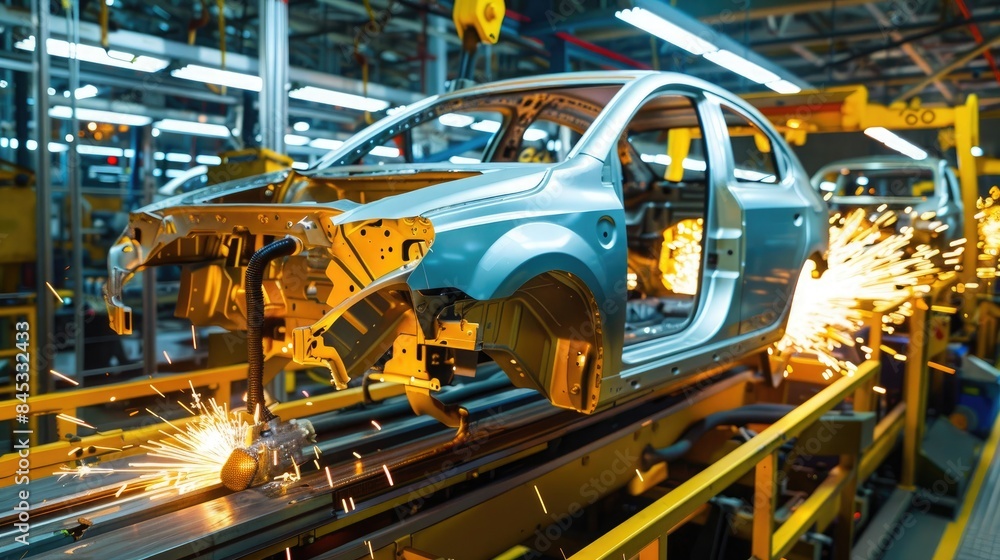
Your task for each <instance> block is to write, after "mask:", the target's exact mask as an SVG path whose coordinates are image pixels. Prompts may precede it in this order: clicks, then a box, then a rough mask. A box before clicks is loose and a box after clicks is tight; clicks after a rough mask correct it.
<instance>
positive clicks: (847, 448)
mask: <svg viewBox="0 0 1000 560" xmlns="http://www.w3.org/2000/svg"><path fill="white" fill-rule="evenodd" d="M955 281H956V279H955V278H949V279H947V280H943V281H939V282H937V283H936V284H934V285H933V286H932V287H931V290H930V291H929V292H928V293H925V294H919V295H917V296H914V297H911V298H909V299H908V300H900V301H898V302H891V303H888V304H885V305H883V306H881V307H880V308H876V309H870V310H868V311H867V316H868V325H869V327H870V329H869V330H870V332H869V338H868V340H867V342H866V345H867V346H868V347H870V348H871V349H872V352H871V353H870V358H868V359H867V360H866V361H864V362H863V363H862V364H861V365H859V366H858V369H857V371H856V372H855V373H854V374H853V375H851V376H842V377H838V378H836V379H833V380H827V379H826V378H825V377H824V376H823V371H824V370H825V369H826V368H825V366H823V365H822V364H820V363H819V362H818V361H815V360H809V359H804V358H800V357H795V358H793V360H792V364H793V367H792V368H791V369H792V371H793V373H792V374H791V375H789V377H790V378H792V379H794V380H796V381H802V382H806V383H812V384H816V385H821V386H824V387H823V389H822V390H820V391H819V392H818V393H817V394H816V395H814V396H813V397H812V398H810V399H809V400H808V401H806V402H805V403H803V404H802V405H800V406H798V407H796V408H795V409H794V410H792V411H791V412H789V413H788V414H787V415H785V416H784V417H783V418H781V419H780V420H778V421H777V422H775V423H774V424H772V425H771V426H769V427H768V428H766V429H765V430H763V431H762V432H760V433H759V434H758V435H757V436H755V437H754V438H752V439H751V440H749V441H747V442H746V443H744V444H743V445H741V446H740V447H738V448H737V449H735V450H734V451H732V452H730V453H729V454H728V455H726V456H725V457H724V458H722V459H721V460H718V461H716V462H714V463H712V464H711V465H709V466H708V467H706V468H705V469H704V470H703V471H701V472H700V473H698V474H697V475H695V476H693V477H691V478H690V479H688V480H687V481H685V482H683V483H682V484H680V485H679V486H677V487H676V488H674V489H673V490H671V491H670V492H668V493H667V494H666V495H664V496H662V497H661V498H659V499H658V500H656V501H655V502H654V503H653V504H651V505H649V506H648V507H646V508H645V509H644V510H642V511H640V512H639V513H638V514H636V515H635V516H633V517H632V518H631V519H630V520H628V521H626V522H624V523H622V524H621V525H619V526H618V527H616V528H615V529H613V530H612V531H610V532H608V533H606V534H605V535H603V536H602V537H600V538H598V539H597V540H595V541H594V542H592V543H591V544H590V545H588V546H587V547H585V548H584V549H582V550H580V551H579V552H577V553H576V554H575V555H573V557H572V558H573V559H575V560H583V559H586V560H603V559H608V560H620V559H622V558H625V559H629V560H655V559H659V558H666V555H667V539H668V536H669V535H670V533H672V532H673V531H674V530H676V529H677V528H678V527H680V526H682V525H683V524H684V523H686V522H687V521H689V520H690V519H691V518H692V516H694V515H695V514H696V513H697V512H698V511H700V510H701V509H702V508H703V507H704V506H705V505H706V504H707V503H708V502H709V500H710V499H712V498H713V497H715V496H717V495H719V494H720V493H722V492H723V491H725V490H726V488H728V487H729V486H731V485H732V484H735V483H736V482H738V481H739V480H740V479H742V478H743V477H744V476H747V475H749V473H750V472H751V471H753V473H754V474H753V480H754V504H753V511H754V514H753V527H752V532H751V552H752V557H753V558H755V559H758V560H777V559H779V558H782V557H784V556H785V555H787V554H788V553H789V551H791V550H792V547H793V546H795V544H796V543H797V542H799V540H800V539H801V537H802V536H803V535H804V534H805V533H806V532H807V531H809V530H823V529H825V528H826V527H828V526H830V525H831V522H832V521H833V520H838V523H837V524H836V527H837V529H836V530H837V533H836V534H835V543H836V545H835V550H836V551H835V557H837V558H850V554H851V545H852V542H853V530H854V520H853V515H854V508H855V504H854V500H855V494H856V489H857V485H858V483H860V482H862V481H864V480H866V479H867V478H868V477H869V476H871V474H872V473H873V472H874V471H875V469H877V468H878V466H879V465H880V464H881V463H882V462H883V461H884V460H885V458H886V457H887V456H888V455H889V453H890V452H891V451H892V449H893V448H894V447H895V445H896V443H897V442H898V441H899V436H900V434H902V435H903V460H902V465H903V466H902V476H901V481H900V482H901V484H900V486H901V487H903V488H913V487H914V485H915V479H916V468H917V463H918V459H919V457H920V452H921V450H920V443H921V442H922V440H923V434H924V426H925V420H926V418H925V416H926V408H927V393H928V370H927V368H928V366H927V361H928V359H930V358H932V357H934V355H935V354H936V353H940V352H942V351H943V348H944V346H945V345H946V344H947V340H945V341H943V342H942V341H940V340H937V339H935V338H934V337H933V336H931V333H930V330H929V325H930V314H931V313H932V311H939V309H940V306H934V305H932V304H934V303H935V302H938V301H940V300H941V299H942V298H943V297H946V295H947V294H948V293H950V290H949V289H950V287H951V286H952V284H954V283H955ZM905 301H909V303H910V307H911V309H912V315H911V316H910V317H909V318H908V320H907V323H908V329H907V330H908V333H909V339H910V342H909V345H908V347H907V349H906V353H905V354H902V353H901V355H900V356H899V357H898V358H897V359H899V360H900V361H904V362H905V374H904V385H903V399H902V401H901V402H899V403H898V404H897V405H895V406H894V407H893V408H892V409H890V410H888V411H886V412H885V413H884V414H883V415H882V417H881V419H880V420H879V421H878V423H877V424H875V425H874V427H873V428H872V427H871V426H868V427H867V428H862V429H860V430H855V431H854V432H853V433H852V434H849V435H848V437H840V436H842V435H843V434H838V438H839V440H838V441H835V442H834V443H833V444H832V447H833V449H834V450H835V453H834V454H839V455H840V463H839V465H838V466H837V467H836V468H834V469H832V470H831V471H830V473H829V474H828V475H827V477H826V479H825V480H823V481H822V482H820V483H819V485H818V486H817V487H816V488H815V490H814V491H813V492H812V494H811V495H810V496H809V497H808V498H806V500H805V501H804V502H803V503H801V504H799V505H798V506H797V507H796V508H795V510H794V511H793V512H792V513H791V514H790V515H789V516H788V517H787V518H786V519H785V520H784V522H782V523H778V522H776V521H775V510H776V506H777V498H778V497H779V496H778V494H779V492H777V491H776V489H777V488H778V487H779V485H778V472H779V468H778V454H777V450H778V449H779V448H781V447H782V446H783V445H784V444H786V443H787V442H788V441H789V440H791V439H792V438H796V437H799V436H801V435H804V434H815V433H817V432H816V430H817V429H822V428H821V427H820V425H819V424H818V423H817V422H818V421H819V420H820V418H821V417H823V415H824V414H827V413H828V412H830V411H831V410H833V409H834V408H835V407H836V406H837V405H838V404H840V403H841V402H843V401H844V400H845V399H847V398H851V399H852V401H853V410H854V411H855V414H859V415H864V414H869V415H870V414H871V411H874V410H875V408H876V404H877V403H876V398H877V395H878V393H877V392H876V391H874V389H875V388H876V387H877V386H878V383H879V370H880V368H879V363H880V362H879V360H880V359H881V351H880V348H883V345H882V334H881V333H882V317H883V315H884V314H885V313H888V312H890V311H893V310H895V309H896V308H898V307H899V306H900V305H902V304H903V303H904V302H905ZM827 450H829V445H828V446H827Z"/></svg>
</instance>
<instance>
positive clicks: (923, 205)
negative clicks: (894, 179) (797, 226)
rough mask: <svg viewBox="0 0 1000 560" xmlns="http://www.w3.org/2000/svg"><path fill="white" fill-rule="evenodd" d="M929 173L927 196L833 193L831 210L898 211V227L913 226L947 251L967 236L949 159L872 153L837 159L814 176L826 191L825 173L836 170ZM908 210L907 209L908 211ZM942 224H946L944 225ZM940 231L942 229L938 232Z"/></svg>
mask: <svg viewBox="0 0 1000 560" xmlns="http://www.w3.org/2000/svg"><path fill="white" fill-rule="evenodd" d="M844 171H847V173H864V172H890V173H902V174H906V173H927V174H930V175H931V177H932V179H931V181H932V182H933V185H934V192H933V193H931V194H929V195H928V196H924V197H914V196H832V197H831V198H830V200H829V201H828V205H829V207H830V211H831V212H839V213H841V214H846V213H848V212H850V211H851V210H854V209H856V208H863V209H865V210H866V211H867V212H869V214H870V215H874V214H877V213H878V208H879V207H881V206H882V205H885V209H886V210H892V211H895V212H896V214H897V216H898V220H897V221H896V223H895V225H896V229H897V230H899V228H902V227H904V226H911V227H913V238H914V240H915V241H916V242H918V243H926V244H929V245H931V246H932V247H933V248H936V249H940V250H941V251H942V252H948V251H949V250H951V249H950V244H951V243H952V242H953V241H956V240H958V239H960V238H962V237H963V235H964V228H965V225H964V222H963V220H964V217H963V216H964V212H963V207H962V195H961V192H960V190H959V189H960V187H959V182H958V179H957V177H956V176H955V173H954V171H952V169H951V167H950V166H949V165H948V162H947V161H946V160H944V159H939V158H926V159H923V160H915V159H912V158H909V157H906V156H870V157H862V158H853V159H845V160H840V161H836V162H833V163H830V164H827V165H825V166H823V168H821V169H820V170H819V171H817V172H816V173H815V174H814V175H813V178H812V184H813V187H814V188H816V189H817V190H818V191H819V192H820V193H821V194H822V193H823V188H822V182H823V179H824V177H825V176H828V175H830V174H833V173H837V174H841V173H843V172H844ZM907 209H908V211H907ZM941 226H946V227H944V228H942V227H941ZM938 230H939V231H938Z"/></svg>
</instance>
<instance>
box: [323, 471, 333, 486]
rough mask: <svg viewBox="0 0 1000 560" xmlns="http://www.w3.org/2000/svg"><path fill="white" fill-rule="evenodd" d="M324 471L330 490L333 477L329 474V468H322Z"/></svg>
mask: <svg viewBox="0 0 1000 560" xmlns="http://www.w3.org/2000/svg"><path fill="white" fill-rule="evenodd" d="M323 470H325V471H326V481H327V482H329V483H330V488H333V476H332V475H331V474H330V467H323Z"/></svg>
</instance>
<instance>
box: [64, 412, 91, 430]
mask: <svg viewBox="0 0 1000 560" xmlns="http://www.w3.org/2000/svg"><path fill="white" fill-rule="evenodd" d="M56 418H59V419H60V420H65V421H67V422H71V423H73V424H76V425H77V426H83V427H84V428H90V429H91V430H96V429H97V428H95V427H93V426H91V425H90V424H88V423H86V422H84V421H83V420H80V419H79V418H77V417H76V416H70V415H69V414H62V413H59V414H57V415H56Z"/></svg>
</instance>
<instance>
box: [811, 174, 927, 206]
mask: <svg viewBox="0 0 1000 560" xmlns="http://www.w3.org/2000/svg"><path fill="white" fill-rule="evenodd" d="M817 186H818V187H819V190H820V191H821V192H823V193H833V196H834V197H836V198H854V197H858V198H860V197H874V198H891V199H907V200H927V199H928V198H930V197H933V196H934V171H933V170H932V169H928V168H922V167H900V168H891V169H849V168H846V167H844V168H841V169H831V170H829V171H826V172H824V173H823V175H822V176H821V177H820V181H819V184H818V185H817Z"/></svg>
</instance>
